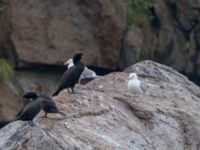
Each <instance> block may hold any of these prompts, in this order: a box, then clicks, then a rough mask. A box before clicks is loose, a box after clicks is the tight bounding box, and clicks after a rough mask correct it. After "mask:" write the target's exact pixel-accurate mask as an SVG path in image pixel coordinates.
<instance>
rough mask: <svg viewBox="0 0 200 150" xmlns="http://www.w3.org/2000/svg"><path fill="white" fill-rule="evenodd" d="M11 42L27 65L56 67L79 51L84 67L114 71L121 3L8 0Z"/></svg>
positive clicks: (113, 0) (122, 18)
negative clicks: (82, 56)
mask: <svg viewBox="0 0 200 150" xmlns="http://www.w3.org/2000/svg"><path fill="white" fill-rule="evenodd" d="M10 7H11V15H12V30H13V31H12V42H13V44H14V47H15V49H16V51H17V54H18V56H19V59H20V60H21V61H24V62H27V63H36V64H59V63H61V62H64V61H66V59H69V58H70V57H72V56H73V54H74V53H75V52H77V51H82V52H84V53H85V55H84V63H85V64H87V65H93V66H99V67H104V68H112V69H115V68H116V67H117V61H118V58H119V55H120V48H121V42H120V41H121V40H122V38H123V32H124V29H125V19H126V18H125V2H123V1H121V0H109V1H107V0H103V1H102V0H85V1H81V0H69V1H66V0H59V1H55V0H53V1H52V0H47V1H45V2H44V1H41V0H30V1H24V0H11V1H10Z"/></svg>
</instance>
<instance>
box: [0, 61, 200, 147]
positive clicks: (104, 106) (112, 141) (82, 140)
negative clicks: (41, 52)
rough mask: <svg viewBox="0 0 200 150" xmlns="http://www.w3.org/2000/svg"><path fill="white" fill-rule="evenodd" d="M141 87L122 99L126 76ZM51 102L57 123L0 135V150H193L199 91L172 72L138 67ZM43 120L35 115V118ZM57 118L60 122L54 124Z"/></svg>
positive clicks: (15, 126) (14, 127)
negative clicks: (143, 87)
mask: <svg viewBox="0 0 200 150" xmlns="http://www.w3.org/2000/svg"><path fill="white" fill-rule="evenodd" d="M132 71H134V72H137V73H138V75H139V79H140V80H142V81H143V82H144V83H145V84H146V85H147V91H146V92H145V93H144V94H139V95H132V94H130V93H128V90H127V82H126V79H127V77H128V73H126V72H132ZM126 72H124V73H120V72H116V73H111V74H109V75H107V76H105V77H103V78H101V79H97V80H94V81H92V82H90V83H89V84H87V85H85V86H82V85H78V86H77V87H76V89H75V90H76V94H68V93H67V90H64V91H62V92H61V93H60V95H58V96H57V97H54V100H55V102H56V103H57V105H58V107H59V108H60V110H62V111H65V112H66V113H68V117H67V118H65V119H63V118H60V117H59V116H58V115H54V114H52V115H51V116H49V118H47V119H44V118H36V119H35V120H34V123H35V126H34V127H29V126H28V124H27V123H22V122H20V121H18V122H14V123H11V124H9V125H7V126H6V127H4V128H3V129H1V130H0V138H1V141H0V148H1V149H5V148H6V149H30V150H32V149H34V150H36V149H44V150H46V149H48V150H51V149H52V150H53V149H57V150H59V149H102V150H105V149H108V150H110V149H134V150H137V149H138V150H141V149H148V150H151V149H152V150H155V149H162V150H169V149H176V150H183V149H188V150H189V149H199V144H200V143H199V141H200V119H199V118H200V112H199V109H200V103H199V101H200V98H199V97H200V89H199V87H198V86H196V85H195V84H193V83H192V82H190V81H189V80H188V79H187V78H186V77H185V76H183V75H181V74H179V73H178V72H176V71H175V70H173V69H172V68H169V67H166V66H163V65H160V64H157V63H154V62H151V61H144V62H141V63H138V64H136V65H134V66H132V67H130V68H128V69H127V70H126ZM41 115H43V113H42V112H41V114H40V116H41ZM58 118H60V119H58Z"/></svg>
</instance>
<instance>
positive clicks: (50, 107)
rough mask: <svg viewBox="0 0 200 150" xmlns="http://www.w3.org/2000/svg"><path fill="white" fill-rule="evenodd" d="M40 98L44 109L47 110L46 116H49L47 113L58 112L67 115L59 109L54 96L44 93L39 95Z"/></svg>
mask: <svg viewBox="0 0 200 150" xmlns="http://www.w3.org/2000/svg"><path fill="white" fill-rule="evenodd" d="M39 98H40V99H41V102H42V109H43V111H44V112H45V115H44V117H47V113H58V114H61V115H64V116H66V114H65V113H64V112H61V111H59V110H58V108H57V106H56V104H55V102H54V101H53V99H52V98H50V97H48V96H46V95H43V94H41V95H39Z"/></svg>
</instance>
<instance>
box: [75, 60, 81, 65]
mask: <svg viewBox="0 0 200 150" xmlns="http://www.w3.org/2000/svg"><path fill="white" fill-rule="evenodd" d="M73 63H74V65H78V64H81V62H80V61H79V60H78V61H76V60H75V61H74V60H73Z"/></svg>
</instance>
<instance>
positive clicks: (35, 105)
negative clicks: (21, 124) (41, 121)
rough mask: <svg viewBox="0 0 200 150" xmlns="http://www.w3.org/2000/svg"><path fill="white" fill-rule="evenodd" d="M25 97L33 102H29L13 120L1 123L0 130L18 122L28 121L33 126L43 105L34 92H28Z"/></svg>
mask: <svg viewBox="0 0 200 150" xmlns="http://www.w3.org/2000/svg"><path fill="white" fill-rule="evenodd" d="M23 97H25V98H27V99H29V100H30V99H31V100H32V101H30V102H28V103H27V104H26V105H25V106H24V107H23V108H22V109H21V110H20V111H19V112H18V113H17V114H16V115H15V116H14V117H13V118H11V119H7V120H5V121H2V122H0V128H2V127H4V126H5V125H7V124H8V123H10V122H13V121H16V120H22V121H28V122H29V124H30V125H33V122H32V120H33V118H34V117H35V116H36V115H37V114H38V113H39V112H40V110H41V109H42V103H41V101H40V99H38V96H37V94H36V93H34V92H28V93H26V94H25V95H24V96H23Z"/></svg>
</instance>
